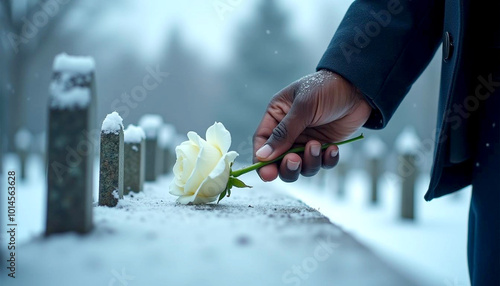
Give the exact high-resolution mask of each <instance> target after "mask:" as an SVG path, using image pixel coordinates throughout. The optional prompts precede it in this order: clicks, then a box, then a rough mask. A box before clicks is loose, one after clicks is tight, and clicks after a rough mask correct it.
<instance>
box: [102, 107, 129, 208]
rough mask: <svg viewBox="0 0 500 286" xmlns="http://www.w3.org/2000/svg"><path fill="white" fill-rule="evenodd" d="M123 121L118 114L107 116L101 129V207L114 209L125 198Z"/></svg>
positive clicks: (113, 113)
mask: <svg viewBox="0 0 500 286" xmlns="http://www.w3.org/2000/svg"><path fill="white" fill-rule="evenodd" d="M123 139H124V138H123V119H122V118H121V117H120V115H118V113H117V112H116V111H115V112H112V113H110V114H108V115H107V116H106V118H105V119H104V121H103V122H102V128H101V153H100V161H99V162H100V165H99V205H100V206H108V207H114V206H116V205H117V204H118V200H119V199H121V198H123V175H124V173H123V168H124V166H123V162H124V152H123V151H124V145H123Z"/></svg>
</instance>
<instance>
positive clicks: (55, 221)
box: [45, 70, 96, 235]
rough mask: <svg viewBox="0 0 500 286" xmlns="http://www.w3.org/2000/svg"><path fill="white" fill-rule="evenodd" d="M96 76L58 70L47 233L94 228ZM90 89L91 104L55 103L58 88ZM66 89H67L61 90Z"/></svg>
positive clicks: (52, 109) (52, 116)
mask: <svg viewBox="0 0 500 286" xmlns="http://www.w3.org/2000/svg"><path fill="white" fill-rule="evenodd" d="M94 82H95V80H94V74H93V72H89V73H84V74H82V73H78V72H71V71H65V72H61V71H57V70H56V71H54V74H53V78H52V83H51V89H50V90H51V96H50V99H49V124H48V133H47V134H48V136H47V142H48V144H47V188H48V192H47V220H46V231H45V234H46V235H50V234H52V233H59V232H67V231H76V232H79V233H85V232H88V231H90V229H91V228H92V181H93V179H92V174H93V173H92V166H93V164H92V159H93V155H94V152H95V148H96V145H95V143H94V141H93V139H92V138H91V137H89V132H90V131H91V130H93V129H94V122H95V121H94V112H95V111H94V109H95V83H94ZM74 89H79V90H87V91H88V93H90V100H89V101H88V104H87V105H82V106H74V107H71V108H60V107H59V106H54V104H53V100H54V92H55V91H57V93H58V94H57V96H58V98H59V99H60V98H61V95H63V93H64V92H66V93H68V94H71V91H72V90H74ZM61 92H63V93H61Z"/></svg>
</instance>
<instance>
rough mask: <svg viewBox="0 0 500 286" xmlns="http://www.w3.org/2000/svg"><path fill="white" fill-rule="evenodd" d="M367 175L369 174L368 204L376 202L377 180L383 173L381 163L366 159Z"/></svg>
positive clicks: (375, 159)
mask: <svg viewBox="0 0 500 286" xmlns="http://www.w3.org/2000/svg"><path fill="white" fill-rule="evenodd" d="M368 173H369V174H370V186H371V187H370V202H371V203H372V204H376V203H377V202H378V193H379V191H378V180H379V178H380V176H381V175H382V173H383V170H382V162H381V160H380V159H379V158H370V159H368Z"/></svg>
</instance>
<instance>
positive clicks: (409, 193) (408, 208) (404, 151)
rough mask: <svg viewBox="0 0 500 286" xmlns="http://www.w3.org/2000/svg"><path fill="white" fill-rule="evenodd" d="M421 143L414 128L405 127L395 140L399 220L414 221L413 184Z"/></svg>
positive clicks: (416, 173)
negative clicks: (398, 185)
mask: <svg viewBox="0 0 500 286" xmlns="http://www.w3.org/2000/svg"><path fill="white" fill-rule="evenodd" d="M420 146H421V143H420V139H419V138H418V136H417V132H416V131H415V129H414V128H411V127H406V128H405V129H404V130H403V132H402V133H401V134H400V135H399V136H398V138H396V150H397V151H398V154H399V158H398V174H399V176H400V177H401V218H403V219H411V220H413V219H415V182H416V180H417V176H418V171H419V170H418V167H417V165H416V158H417V154H418V151H419V149H420Z"/></svg>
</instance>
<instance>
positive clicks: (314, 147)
mask: <svg viewBox="0 0 500 286" xmlns="http://www.w3.org/2000/svg"><path fill="white" fill-rule="evenodd" d="M319 152H321V146H320V145H312V146H311V155H313V156H314V157H318V156H319Z"/></svg>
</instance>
